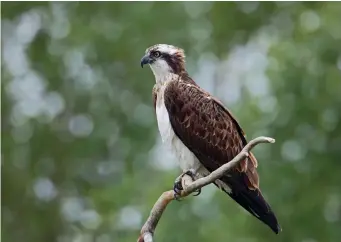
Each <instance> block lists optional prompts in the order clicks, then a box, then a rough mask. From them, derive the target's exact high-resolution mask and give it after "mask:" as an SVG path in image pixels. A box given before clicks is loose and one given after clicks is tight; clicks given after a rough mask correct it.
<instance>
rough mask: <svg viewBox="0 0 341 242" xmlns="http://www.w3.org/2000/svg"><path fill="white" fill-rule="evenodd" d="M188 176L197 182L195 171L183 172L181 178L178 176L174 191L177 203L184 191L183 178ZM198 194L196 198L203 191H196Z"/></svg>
mask: <svg viewBox="0 0 341 242" xmlns="http://www.w3.org/2000/svg"><path fill="white" fill-rule="evenodd" d="M185 175H188V176H190V177H191V178H192V181H195V170H194V169H189V170H188V171H185V172H183V173H182V174H181V175H180V176H178V177H177V178H176V179H175V181H174V186H173V191H174V198H175V200H177V201H180V196H181V191H182V190H184V188H183V187H182V178H183V177H184V176H185ZM195 192H196V194H194V196H198V195H199V194H200V193H201V189H198V190H196V191H195Z"/></svg>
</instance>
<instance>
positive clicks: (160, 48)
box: [141, 44, 185, 79]
mask: <svg viewBox="0 0 341 242" xmlns="http://www.w3.org/2000/svg"><path fill="white" fill-rule="evenodd" d="M146 64H148V65H149V66H150V68H151V69H152V71H153V73H154V75H155V77H156V78H157V79H158V78H161V79H162V78H163V77H164V76H167V75H169V74H170V73H173V74H181V73H182V72H184V71H185V54H184V51H183V50H182V49H180V48H178V47H175V46H173V45H166V44H158V45H153V46H151V47H149V48H148V49H147V50H146V53H145V55H144V56H143V57H142V59H141V67H143V65H146Z"/></svg>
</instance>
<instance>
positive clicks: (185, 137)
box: [164, 81, 259, 189]
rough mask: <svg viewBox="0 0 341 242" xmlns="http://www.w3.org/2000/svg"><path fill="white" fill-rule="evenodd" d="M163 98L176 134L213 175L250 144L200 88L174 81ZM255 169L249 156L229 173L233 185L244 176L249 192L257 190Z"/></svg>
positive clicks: (231, 118) (184, 82) (229, 116)
mask: <svg viewBox="0 0 341 242" xmlns="http://www.w3.org/2000/svg"><path fill="white" fill-rule="evenodd" d="M164 95H165V105H166V108H167V110H168V112H169V117H170V122H171V124H172V127H173V129H174V132H175V133H176V134H177V136H178V137H179V138H180V139H181V140H182V142H183V143H184V144H185V145H186V146H187V147H188V148H189V149H190V150H191V151H192V152H193V153H194V154H195V155H196V156H197V158H198V159H199V161H200V162H201V163H202V164H203V165H204V166H205V167H206V169H208V170H209V171H210V172H212V171H213V170H216V169H217V168H219V167H220V166H222V165H224V164H225V163H227V162H229V161H231V160H232V159H233V158H234V157H235V156H236V155H237V154H238V153H239V152H240V151H241V150H242V149H243V147H244V146H245V145H246V144H247V141H246V139H245V137H244V133H243V130H242V129H241V127H240V126H239V125H238V123H237V121H236V120H235V119H234V118H233V116H232V115H231V113H230V112H229V111H228V110H227V109H225V108H224V106H223V105H222V104H221V103H220V102H219V101H218V100H216V99H215V98H213V97H212V96H211V95H210V94H209V93H207V92H205V91H203V90H202V89H200V87H198V86H197V85H193V84H192V83H189V82H186V81H175V82H172V83H170V84H169V85H168V86H167V88H166V89H165V94H164ZM256 167H257V160H256V159H255V157H254V156H253V155H252V154H250V156H249V158H247V159H245V160H244V161H242V162H241V163H240V164H239V165H238V166H236V168H235V169H233V170H232V171H231V172H229V176H228V177H229V180H231V181H230V183H233V182H234V180H233V178H234V177H235V178H237V177H238V179H239V178H240V176H241V175H242V178H243V180H244V182H245V185H247V187H248V188H249V189H257V188H258V185H259V181H258V174H257V171H256Z"/></svg>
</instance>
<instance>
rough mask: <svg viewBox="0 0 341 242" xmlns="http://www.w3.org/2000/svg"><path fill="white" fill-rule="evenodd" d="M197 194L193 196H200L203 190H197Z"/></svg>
mask: <svg viewBox="0 0 341 242" xmlns="http://www.w3.org/2000/svg"><path fill="white" fill-rule="evenodd" d="M195 192H196V194H193V196H195V197H196V196H199V195H200V193H201V188H200V189H198V190H196V191H195Z"/></svg>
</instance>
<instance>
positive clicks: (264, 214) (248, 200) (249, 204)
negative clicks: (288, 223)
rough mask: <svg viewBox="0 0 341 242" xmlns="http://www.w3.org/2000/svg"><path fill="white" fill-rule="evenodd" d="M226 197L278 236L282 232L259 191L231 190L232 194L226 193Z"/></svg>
mask: <svg viewBox="0 0 341 242" xmlns="http://www.w3.org/2000/svg"><path fill="white" fill-rule="evenodd" d="M228 195H229V196H230V197H231V198H233V199H234V200H235V201H236V202H237V203H238V204H239V205H241V206H242V207H243V208H244V209H246V210H247V211H248V212H250V213H251V214H252V215H253V216H255V217H256V218H257V219H259V220H260V221H262V222H263V223H264V224H266V225H268V226H269V227H270V228H271V230H272V231H273V232H275V233H276V234H279V233H280V232H281V231H282V228H281V226H280V224H279V223H278V221H277V218H276V215H275V214H274V212H273V211H272V209H271V207H270V205H269V204H268V203H267V202H266V201H265V199H264V197H263V195H262V194H261V192H260V190H258V189H257V190H249V189H246V190H243V191H238V192H234V191H233V189H232V193H228Z"/></svg>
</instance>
